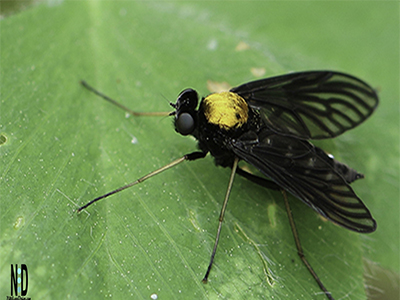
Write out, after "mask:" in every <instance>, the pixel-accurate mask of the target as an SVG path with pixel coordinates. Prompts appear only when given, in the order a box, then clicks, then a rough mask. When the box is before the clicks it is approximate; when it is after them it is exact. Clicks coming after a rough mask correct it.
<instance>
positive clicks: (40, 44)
mask: <svg viewBox="0 0 400 300" xmlns="http://www.w3.org/2000/svg"><path fill="white" fill-rule="evenodd" d="M0 22H1V64H0V70H1V74H0V75H1V79H0V80H1V102H0V103H1V107H0V157H1V165H0V180H1V181H0V182H1V184H0V197H1V202H0V203H1V214H0V226H1V227H0V229H1V236H0V257H1V260H0V267H1V269H0V275H1V278H2V280H1V283H0V293H1V294H0V298H2V299H3V297H4V296H9V295H10V290H9V288H10V281H9V280H10V273H9V272H10V264H19V265H20V264H26V265H27V267H28V274H29V289H28V296H29V297H31V298H32V299H65V298H67V297H69V298H72V299H77V298H79V299H81V298H84V299H101V298H108V297H110V298H111V297H114V298H115V299H122V298H125V297H127V296H128V297H132V298H133V299H149V298H150V297H151V295H153V294H157V295H158V297H159V299H193V298H195V299H207V298H210V299H215V298H226V299H247V298H250V297H251V298H260V299H262V298H267V299H271V298H273V299H288V298H289V299H310V298H312V299H326V297H325V295H323V294H322V292H321V291H320V289H319V288H318V286H317V284H316V283H315V281H314V280H313V278H312V277H311V275H310V274H309V273H308V271H307V270H306V268H305V267H304V265H303V264H302V263H301V260H300V259H299V258H298V256H297V253H296V248H295V244H294V241H293V237H292V234H291V230H290V226H289V222H288V220H287V216H286V212H285V209H284V204H283V199H282V195H281V194H280V193H279V192H272V191H269V190H266V189H263V188H261V187H259V186H256V185H254V184H253V183H250V182H248V181H246V180H245V179H243V178H239V177H238V178H236V179H235V183H234V187H233V190H232V194H231V198H230V201H229V204H228V209H227V212H226V215H225V220H224V223H223V229H222V234H221V240H220V243H219V246H218V251H217V255H216V260H215V265H214V266H213V269H212V271H211V275H210V278H209V279H210V280H209V283H208V284H207V285H204V284H203V283H201V279H202V278H203V276H204V273H205V271H206V268H207V264H208V262H209V256H210V254H211V251H212V247H213V244H214V239H215V234H216V228H217V223H218V216H219V211H220V208H221V205H222V201H223V197H224V195H225V190H226V187H227V184H228V179H229V175H230V174H229V170H228V169H223V168H220V167H215V166H214V163H213V161H212V158H211V157H207V158H206V159H204V160H200V161H196V162H185V163H183V164H181V165H179V166H177V167H175V168H174V169H171V170H168V171H166V172H165V173H162V174H161V175H158V176H156V177H154V178H151V179H149V181H146V182H145V183H142V184H141V185H139V186H136V187H133V188H131V189H129V190H127V191H124V192H121V193H119V194H117V195H114V196H113V197H110V198H109V199H107V200H102V201H100V202H98V203H97V204H95V205H93V206H91V207H89V208H88V209H87V210H85V211H83V212H82V213H80V214H77V213H76V212H75V210H76V209H77V208H78V207H79V206H80V205H83V204H84V203H86V202H87V201H89V200H91V199H93V198H94V197H96V196H99V195H102V194H104V193H106V192H109V191H110V190H112V189H115V188H117V187H120V186H122V185H124V184H126V183H128V182H131V181H134V180H135V179H137V178H139V177H140V176H143V175H145V174H147V173H148V172H150V171H153V170H155V169H157V168H159V167H161V166H163V165H165V164H167V163H169V162H171V161H172V160H174V159H176V158H178V157H180V156H182V155H183V154H186V153H190V152H192V151H194V150H195V149H196V143H195V141H193V140H192V139H191V138H188V137H181V136H179V135H177V134H176V133H175V132H174V130H173V128H172V124H171V121H170V120H169V119H168V118H157V117H126V116H125V113H124V112H123V111H121V110H120V109H119V108H117V107H115V106H112V105H111V104H109V103H107V102H104V101H103V100H101V99H100V98H98V97H96V96H95V95H93V94H92V93H89V92H88V91H87V90H85V89H84V88H83V87H82V86H81V85H80V84H79V81H80V80H81V79H85V80H86V81H88V82H89V83H90V84H92V85H94V86H95V87H96V88H98V89H99V90H101V91H102V92H104V93H106V94H107V95H109V96H110V97H113V98H115V99H116V100H118V101H120V102H121V103H123V104H124V105H126V106H128V107H130V108H132V109H134V110H137V111H166V110H170V109H171V108H170V106H169V104H168V102H169V101H171V102H174V101H175V98H176V96H177V95H178V93H179V92H180V91H181V90H182V89H184V88H186V87H192V88H195V89H197V90H198V91H199V93H200V94H202V95H206V94H207V93H209V91H208V90H207V80H211V81H214V82H223V81H226V82H228V83H229V84H231V85H232V86H235V85H239V84H241V83H244V82H246V81H249V80H252V79H255V78H256V76H255V75H254V72H253V73H252V72H251V70H252V68H257V69H259V70H264V71H265V75H264V76H265V77H266V76H272V75H278V74H282V73H285V72H288V71H293V70H296V71H300V70H308V69H334V70H340V71H345V72H349V73H351V74H353V75H355V76H358V77H360V78H362V79H364V80H366V81H367V82H369V83H371V84H372V85H373V86H375V87H377V89H378V90H379V95H380V98H381V104H380V107H379V108H378V110H377V112H376V113H375V114H374V116H373V117H372V118H371V119H370V120H368V121H367V122H366V123H365V124H363V125H362V126H361V127H360V128H357V129H355V130H353V131H351V132H349V133H346V134H345V135H344V136H343V137H339V138H338V139H335V140H334V141H332V142H327V143H324V144H323V146H324V148H325V149H326V150H327V151H330V152H333V153H334V154H335V155H336V157H338V158H339V159H340V160H341V161H344V162H346V163H348V164H349V165H351V166H352V167H354V168H356V169H357V170H360V171H361V172H363V173H365V174H366V179H365V180H362V181H360V182H356V183H355V184H354V188H355V190H356V191H357V192H358V193H359V195H360V196H361V198H362V199H363V200H364V201H365V203H366V205H367V206H368V207H369V208H370V209H371V212H372V214H373V215H374V217H375V218H376V220H377V222H378V230H377V232H376V233H373V234H371V235H365V236H361V235H360V234H356V233H353V232H349V231H347V230H345V229H342V228H339V227H337V226H335V225H333V224H331V223H330V222H326V221H323V220H321V219H320V218H319V216H318V215H317V214H316V213H314V212H313V211H312V210H311V209H309V208H308V207H306V206H305V205H304V204H302V203H301V202H300V201H298V200H297V199H295V198H293V197H290V198H289V200H290V203H291V205H292V210H293V214H294V218H295V222H296V224H297V227H298V231H299V235H300V238H301V242H302V245H303V248H304V251H305V254H306V257H307V258H308V260H309V261H310V263H311V265H312V266H313V268H314V270H315V271H316V272H317V274H318V275H319V276H320V278H321V280H322V282H323V283H324V284H325V285H326V287H327V288H328V290H329V291H331V292H332V295H333V296H334V297H335V298H336V299H341V298H344V297H348V298H351V299H366V296H365V288H364V280H363V273H364V270H363V259H364V260H365V259H366V260H368V261H372V262H374V263H377V264H380V265H381V266H382V267H383V268H385V269H388V270H390V271H392V272H394V274H395V276H397V277H396V278H398V274H399V257H398V253H399V215H398V212H399V203H398V199H399V190H398V189H399V186H398V182H399V148H398V145H399V126H398V125H399V113H398V99H399V94H398V92H399V89H398V86H399V55H398V54H399V49H398V47H399V19H398V4H397V3H395V2H386V3H378V2H292V1H290V2H269V1H268V2H265V3H264V2H247V1H246V2H245V1H243V2H226V1H223V2H222V1H221V2H219V1H218V2H211V1H209V2H201V1H198V2H179V1H178V2H153V1H147V2H146V1H123V2H122V1H116V2H112V1H88V2H86V1H65V2H46V3H42V4H39V5H36V6H34V7H31V8H30V9H27V10H25V11H22V12H20V13H18V14H15V15H13V16H9V17H7V18H5V19H3V20H1V21H0ZM243 43H245V44H243ZM239 44H240V45H247V46H248V49H245V50H242V51H240V50H238V48H237V46H238V45H239ZM245 48H246V47H245ZM253 70H254V69H253ZM394 108H395V109H394Z"/></svg>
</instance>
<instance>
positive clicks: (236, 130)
mask: <svg viewBox="0 0 400 300" xmlns="http://www.w3.org/2000/svg"><path fill="white" fill-rule="evenodd" d="M81 83H82V85H83V86H84V87H86V88H87V89H88V90H90V91H92V92H94V93H95V94H97V95H98V96H100V97H102V98H104V99H105V100H107V101H110V102H112V103H113V104H116V105H118V106H119V107H121V108H122V109H124V110H126V111H128V112H129V113H131V114H132V115H135V116H137V115H160V114H161V115H163V114H165V113H140V112H134V111H131V110H130V109H128V108H126V107H125V106H123V105H121V104H119V103H118V102H116V101H115V100H113V99H111V98H109V97H107V96H106V95H104V94H102V93H100V92H98V91H97V90H95V89H94V88H92V87H91V86H90V85H88V84H87V83H86V82H85V81H82V82H81ZM198 102H199V98H198V95H197V92H196V91H195V90H193V89H185V90H184V91H182V92H181V93H180V94H179V96H178V98H177V100H176V103H170V105H171V106H172V108H173V109H174V110H173V111H172V112H171V113H166V114H167V115H169V116H171V117H173V118H174V127H175V131H176V132H178V133H180V134H181V135H184V136H186V135H191V136H193V137H194V138H195V139H196V140H197V142H198V148H199V151H195V152H192V153H189V154H186V155H184V156H182V157H181V158H178V159H177V160H174V161H172V162H171V163H169V164H167V165H165V166H163V167H161V168H159V169H157V170H155V171H153V172H151V173H149V174H147V175H145V176H143V177H141V178H139V179H137V180H136V181H134V182H132V183H129V184H127V185H125V186H123V187H120V188H118V189H116V190H114V191H112V192H109V193H107V194H105V195H102V196H100V197H98V198H96V199H94V200H92V201H90V202H89V203H87V204H86V205H84V206H82V207H80V208H79V209H78V212H80V211H81V210H83V209H85V208H87V207H88V206H89V205H91V204H93V203H95V202H97V201H99V200H101V199H104V198H106V197H108V196H111V195H113V194H115V193H118V192H120V191H122V190H124V189H127V188H129V187H131V186H134V185H136V184H138V183H141V182H143V181H145V180H146V179H149V178H150V177H152V176H155V175H157V174H159V173H161V172H163V171H165V170H167V169H169V168H172V167H174V166H176V165H178V164H180V163H181V162H183V161H187V160H188V161H194V160H197V159H200V158H204V157H205V156H206V155H207V154H208V153H210V154H211V155H212V156H213V157H214V160H215V164H216V165H217V166H222V167H229V168H230V169H231V175H230V179H229V183H228V189H227V191H226V195H225V199H224V202H223V204H222V209H221V213H220V217H219V224H218V229H217V235H216V239H215V244H214V248H213V250H212V253H211V259H210V263H209V265H208V268H207V271H206V274H205V276H204V279H203V282H207V279H208V276H209V274H210V271H211V267H212V265H213V261H214V257H215V254H216V251H217V246H218V240H219V237H220V233H221V228H222V222H223V218H224V213H225V209H226V206H227V202H228V198H229V194H230V191H231V188H232V184H233V179H234V177H235V174H236V173H237V174H239V175H241V176H243V177H245V178H247V179H248V180H250V181H253V182H254V183H257V184H259V185H261V186H263V187H266V188H269V189H274V190H282V191H283V196H284V197H283V198H284V201H285V207H286V211H287V214H288V218H289V222H290V225H291V228H292V233H293V236H294V240H295V243H296V247H297V252H298V255H299V256H300V258H301V260H302V261H303V263H304V265H305V266H306V267H307V269H308V270H309V271H310V273H311V275H312V276H313V278H314V279H315V281H316V283H317V284H318V285H319V287H320V289H321V290H322V291H323V292H324V293H325V295H326V296H327V298H328V299H333V297H332V295H331V293H330V292H329V291H328V290H327V289H326V288H325V286H324V285H323V283H322V282H321V280H320V279H319V277H318V276H317V274H316V273H315V271H314V270H313V269H312V267H311V265H310V264H309V263H308V261H307V259H306V258H305V256H304V254H303V250H302V247H301V244H300V239H299V236H298V234H297V230H296V227H295V223H294V220H293V216H292V213H291V210H290V207H289V203H288V201H287V197H286V194H285V193H284V191H288V192H289V193H291V194H292V195H293V196H295V197H296V198H298V199H300V200H301V201H303V202H304V203H305V204H306V205H308V206H309V207H311V208H312V209H314V210H315V211H316V212H317V213H319V214H320V215H321V216H323V217H324V218H326V219H329V220H331V221H332V222H333V223H335V224H338V225H340V226H342V227H345V228H347V229H350V230H353V231H356V232H360V233H369V232H373V231H374V230H375V229H376V222H375V220H374V219H373V218H372V216H371V213H370V212H369V210H368V208H367V207H366V206H365V205H364V203H363V202H362V200H361V199H360V198H359V197H358V196H357V195H356V193H355V192H354V191H353V189H352V188H351V186H350V184H351V183H352V182H353V181H355V180H357V179H360V178H363V177H364V175H363V174H361V173H358V172H357V171H356V170H354V169H352V168H350V167H348V166H347V165H345V164H343V163H341V162H339V161H337V160H335V159H334V158H333V156H332V155H329V154H327V153H325V152H324V151H323V150H321V149H320V148H318V147H316V146H314V145H313V144H312V143H311V142H310V140H313V139H315V140H318V139H329V138H334V137H336V136H339V135H341V134H342V133H344V132H345V131H347V130H349V129H352V128H354V127H356V126H358V125H359V124H361V123H362V122H364V121H365V120H366V119H367V118H368V117H369V116H370V115H371V114H372V113H373V112H374V110H375V109H376V107H377V105H378V102H379V100H378V96H377V94H376V92H375V91H374V89H373V88H372V87H370V86H369V85H368V84H367V83H365V82H363V81H361V80H360V79H358V78H356V77H353V76H351V75H348V74H344V73H339V72H332V71H308V72H298V73H291V74H287V75H281V76H276V77H271V78H266V79H261V80H256V81H252V82H249V83H245V84H243V85H240V86H238V87H235V88H232V89H231V90H230V91H229V92H221V93H214V94H210V95H208V96H207V97H205V98H202V99H201V101H200V105H198ZM240 160H243V161H245V162H247V163H248V164H250V165H252V166H254V167H255V168H257V169H258V170H259V171H260V172H261V174H262V175H264V176H265V177H261V176H258V175H254V174H252V173H250V172H248V171H247V170H245V169H243V168H241V167H239V166H238V162H239V161H240Z"/></svg>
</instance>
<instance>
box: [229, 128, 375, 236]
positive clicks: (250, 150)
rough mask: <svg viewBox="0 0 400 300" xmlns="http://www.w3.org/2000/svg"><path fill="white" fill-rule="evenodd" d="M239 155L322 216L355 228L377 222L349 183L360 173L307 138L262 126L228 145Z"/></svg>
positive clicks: (361, 229) (368, 228) (364, 228)
mask: <svg viewBox="0 0 400 300" xmlns="http://www.w3.org/2000/svg"><path fill="white" fill-rule="evenodd" d="M230 146H231V147H232V151H233V152H234V153H235V154H236V155H237V156H238V157H240V158H241V159H243V160H245V161H246V162H248V163H249V164H251V165H253V166H255V167H256V168H258V169H259V170H260V171H261V172H262V173H263V174H264V175H265V176H267V177H268V178H270V179H271V180H273V181H274V182H275V183H277V184H278V185H279V186H281V187H282V188H284V189H285V190H287V191H288V192H290V193H291V194H293V195H294V196H295V197H297V198H299V199H300V200H302V201H303V202H304V203H306V204H307V205H308V206H310V207H312V208H313V209H314V210H315V211H317V212H318V213H319V214H321V215H322V216H324V217H325V218H327V219H329V220H331V221H333V222H334V223H336V224H339V225H341V226H343V227H345V228H348V229H350V230H353V231H357V232H365V233H366V232H372V231H374V230H375V229H376V222H375V220H374V219H373V218H372V216H371V213H370V212H369V210H368V208H367V207H366V206H365V205H364V203H363V202H362V201H361V199H360V198H358V196H357V195H356V194H355V193H354V191H353V189H352V188H351V187H350V185H349V183H350V182H352V181H354V180H355V179H358V178H362V174H359V173H357V171H355V170H353V169H351V168H349V167H347V166H346V165H344V164H341V163H339V162H337V161H335V160H334V159H333V158H331V157H330V156H328V155H327V154H325V152H323V151H322V150H321V149H319V148H317V147H314V146H313V145H312V144H310V143H309V142H307V141H304V140H300V139H296V138H292V137H289V136H282V135H277V134H275V133H273V132H271V131H270V130H264V131H263V132H261V133H260V134H259V135H257V134H256V133H254V132H249V133H246V134H245V135H244V136H242V137H241V138H239V139H237V140H235V141H234V142H232V143H231V145H230Z"/></svg>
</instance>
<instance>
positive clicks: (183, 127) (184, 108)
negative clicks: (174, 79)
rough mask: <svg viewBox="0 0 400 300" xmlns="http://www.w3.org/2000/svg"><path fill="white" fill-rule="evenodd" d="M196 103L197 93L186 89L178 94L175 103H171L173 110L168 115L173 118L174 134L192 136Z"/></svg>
mask: <svg viewBox="0 0 400 300" xmlns="http://www.w3.org/2000/svg"><path fill="white" fill-rule="evenodd" d="M198 102H199V98H198V95H197V92H196V91H195V90H193V89H186V90H184V91H182V92H181V93H180V94H179V96H178V99H176V103H171V106H172V107H173V108H175V111H173V112H172V113H171V114H170V115H171V116H175V119H174V125H175V131H176V132H178V133H180V134H182V135H189V134H193V132H194V130H195V129H196V127H197V121H198V120H197V110H196V107H197V104H198Z"/></svg>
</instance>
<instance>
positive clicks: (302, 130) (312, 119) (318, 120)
mask: <svg viewBox="0 0 400 300" xmlns="http://www.w3.org/2000/svg"><path fill="white" fill-rule="evenodd" d="M231 92H234V93H237V94H239V95H240V96H242V97H243V98H244V99H245V100H246V101H247V103H248V104H249V106H250V107H252V108H254V109H257V110H260V114H261V117H262V119H263V120H264V123H265V125H266V126H268V127H269V128H270V129H271V130H274V131H275V132H278V133H281V134H284V135H290V136H296V137H300V138H303V139H325V138H332V137H335V136H338V135H340V134H342V133H343V132H345V131H347V130H349V129H352V128H354V127H356V126H357V125H359V124H360V123H362V122H363V121H365V120H366V119H367V118H368V117H369V116H370V115H371V114H372V112H373V111H374V110H375V108H376V107H377V105H378V102H379V100H378V96H377V94H376V92H375V91H374V89H373V88H371V87H370V86H369V85H368V84H366V83H365V82H363V81H361V80H360V79H358V78H355V77H353V76H350V75H347V74H343V73H338V72H330V71H310V72H299V73H292V74H287V75H283V76H277V77H271V78H267V79H261V80H257V81H253V82H249V83H247V84H243V85H241V86H238V87H236V88H233V89H231Z"/></svg>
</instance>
